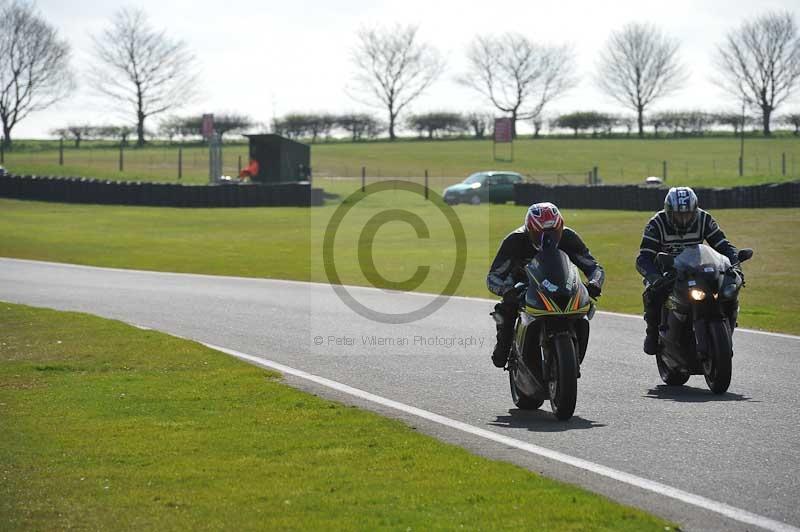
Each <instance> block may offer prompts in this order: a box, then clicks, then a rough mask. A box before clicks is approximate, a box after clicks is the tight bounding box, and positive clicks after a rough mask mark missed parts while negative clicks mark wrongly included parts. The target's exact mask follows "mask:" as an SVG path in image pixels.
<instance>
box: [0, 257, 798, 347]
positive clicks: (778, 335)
mask: <svg viewBox="0 0 800 532" xmlns="http://www.w3.org/2000/svg"><path fill="white" fill-rule="evenodd" d="M0 259H2V260H9V261H16V262H31V263H34V264H51V265H54V266H67V267H70V268H78V269H94V270H105V271H110V272H129V273H144V274H155V275H174V276H181V277H185V276H192V277H203V278H207V279H236V280H239V281H260V282H266V283H290V284H299V285H316V286H333V285H331V284H330V283H323V282H319V281H298V280H295V279H273V278H271V277H238V276H236V275H212V274H208V273H190V272H162V271H158V270H134V269H129V268H111V267H109V266H90V265H87V264H72V263H70V262H53V261H47V260H33V259H16V258H13V257H0ZM340 286H342V287H344V288H347V289H351V290H372V291H378V292H384V293H396V294H403V295H409V296H420V297H428V298H430V297H438V296H437V294H429V293H427V292H402V291H399V290H387V289H385V288H375V287H374V286H357V285H351V284H343V285H340ZM448 297H449V298H450V299H464V300H467V301H481V302H486V303H493V304H494V303H497V300H496V299H490V298H486V297H475V296H448ZM597 314H600V315H605V316H617V317H620V318H628V319H631V318H633V319H637V320H641V319H642V316H641V315H639V314H624V313H622V312H611V311H607V310H598V311H597ZM736 330H737V331H739V332H743V333H748V334H762V335H764V336H774V337H776V338H785V339H787V340H800V336H798V335H794V334H786V333H776V332H770V331H759V330H757V329H742V328H737V329H736Z"/></svg>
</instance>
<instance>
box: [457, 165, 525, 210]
mask: <svg viewBox="0 0 800 532" xmlns="http://www.w3.org/2000/svg"><path fill="white" fill-rule="evenodd" d="M522 182H523V178H522V176H521V175H520V174H518V173H516V172H499V171H486V172H476V173H474V174H472V175H471V176H469V177H468V178H466V179H465V180H464V181H462V182H461V183H458V184H456V185H452V186H449V187H447V188H446V189H444V196H443V198H444V201H445V202H447V203H449V204H450V205H455V204H456V203H471V204H473V205H480V204H481V203H485V202H490V203H505V202H507V201H512V200H513V199H514V183H522Z"/></svg>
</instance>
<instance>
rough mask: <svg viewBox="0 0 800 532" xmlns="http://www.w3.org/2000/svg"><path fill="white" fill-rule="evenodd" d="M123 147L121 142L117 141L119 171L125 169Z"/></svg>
mask: <svg viewBox="0 0 800 532" xmlns="http://www.w3.org/2000/svg"><path fill="white" fill-rule="evenodd" d="M122 152H123V148H122V143H121V142H120V143H119V171H120V172H122V171H124V170H125V160H124V155H123V153H122Z"/></svg>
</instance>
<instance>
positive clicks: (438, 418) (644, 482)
mask: <svg viewBox="0 0 800 532" xmlns="http://www.w3.org/2000/svg"><path fill="white" fill-rule="evenodd" d="M200 343H201V344H202V345H204V346H206V347H208V348H211V349H214V350H217V351H220V352H222V353H226V354H228V355H231V356H233V357H236V358H238V359H241V360H245V361H247V362H250V363H252V364H255V365H257V366H261V367H264V368H268V369H273V370H277V371H279V372H281V373H284V374H288V375H292V376H294V377H299V378H301V379H305V380H308V381H311V382H314V383H316V384H319V385H322V386H325V387H326V388H331V389H334V390H337V391H340V392H343V393H346V394H348V395H352V396H354V397H358V398H360V399H364V400H366V401H369V402H372V403H376V404H379V405H381V406H386V407H389V408H392V409H394V410H399V411H401V412H405V413H406V414H411V415H413V416H417V417H420V418H423V419H427V420H428V421H432V422H434V423H438V424H440V425H444V426H446V427H450V428H452V429H456V430H459V431H461V432H466V433H468V434H472V435H473V436H478V437H481V438H484V439H487V440H491V441H494V442H496V443H501V444H503V445H508V446H509V447H514V448H516V449H520V450H522V451H526V452H529V453H532V454H536V455H538V456H542V457H544V458H548V459H550V460H555V461H557V462H561V463H564V464H567V465H570V466H573V467H576V468H578V469H583V470H585V471H589V472H591V473H594V474H597V475H600V476H604V477H607V478H611V479H613V480H617V481H619V482H623V483H625V484H628V485H631V486H635V487H637V488H641V489H644V490H647V491H650V492H653V493H656V494H658V495H664V496H666V497H670V498H673V499H676V500H679V501H681V502H685V503H687V504H690V505H692V506H697V507H699V508H702V509H704V510H710V511H712V512H715V513H718V514H720V515H723V516H725V517H728V518H730V519H733V520H735V521H739V522H741V523H745V524H749V525H754V526H758V527H761V528H764V529H766V530H771V531H774V532H800V528H796V527H794V526H792V525H789V524H787V523H783V522H781V521H776V520H774V519H770V518H768V517H764V516H761V515H758V514H755V513H752V512H748V511H747V510H742V509H740V508H736V507H734V506H730V505H728V504H725V503H722V502H718V501H714V500H711V499H708V498H706V497H703V496H700V495H695V494H693V493H689V492H687V491H683V490H680V489H678V488H673V487H671V486H667V485H666V484H661V483H660V482H655V481H652V480H648V479H646V478H642V477H638V476H636V475H632V474H630V473H625V472H623V471H618V470H616V469H612V468H610V467H606V466H603V465H600V464H596V463H594V462H590V461H588V460H583V459H581V458H576V457H573V456H570V455H568V454H564V453H561V452H558V451H553V450H550V449H546V448H544V447H539V446H538V445H534V444H531V443H527V442H524V441H522V440H517V439H515V438H510V437H508V436H503V435H502V434H498V433H496V432H492V431H490V430H486V429H482V428H480V427H476V426H473V425H470V424H468V423H464V422H462V421H457V420H455V419H451V418H448V417H445V416H442V415H440V414H435V413H433V412H429V411H427V410H423V409H421V408H417V407H415V406H411V405H407V404H405V403H400V402H398V401H394V400H392V399H387V398H385V397H381V396H379V395H375V394H373V393H370V392H367V391H364V390H360V389H358V388H353V387H352V386H348V385H347V384H343V383H340V382H337V381H334V380H331V379H327V378H325V377H319V376H317V375H314V374H311V373H308V372H305V371H303V370H299V369H295V368H292V367H290V366H286V365H284V364H280V363H278V362H274V361H272V360H267V359H264V358H260V357H257V356H254V355H248V354H246V353H242V352H240V351H236V350H234V349H228V348H226V347H221V346H217V345H213V344H209V343H205V342H200Z"/></svg>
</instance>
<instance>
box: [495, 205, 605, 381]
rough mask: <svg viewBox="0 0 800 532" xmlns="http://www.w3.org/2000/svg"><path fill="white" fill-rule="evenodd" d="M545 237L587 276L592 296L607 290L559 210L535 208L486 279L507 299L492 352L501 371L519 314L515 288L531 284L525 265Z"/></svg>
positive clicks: (600, 273) (501, 308) (601, 273)
mask: <svg viewBox="0 0 800 532" xmlns="http://www.w3.org/2000/svg"><path fill="white" fill-rule="evenodd" d="M544 238H552V239H554V240H555V241H556V242H558V247H559V249H561V250H562V251H563V252H564V253H566V254H567V255H568V256H569V258H570V260H571V261H572V262H573V263H574V264H575V265H576V266H577V267H578V268H579V269H580V270H581V271H582V272H583V273H584V275H586V278H587V279H588V282H587V283H586V288H587V290H588V292H589V295H590V296H591V297H593V298H595V299H596V298H598V297H600V293H601V291H602V289H603V282H604V281H605V272H604V271H603V268H602V266H600V264H599V263H598V262H597V260H595V258H594V257H593V256H592V254H591V253H590V252H589V249H588V248H587V247H586V244H584V243H583V240H581V237H580V236H579V235H578V233H576V232H575V231H574V230H572V229H570V228H569V227H565V226H564V219H563V218H562V216H561V212H560V211H559V210H558V207H556V206H555V205H553V204H552V203H549V202H544V203H536V204H534V205H531V206H530V208H528V212H527V213H526V214H525V222H524V224H523V225H522V227H520V228H518V229H515V230H514V231H512V232H511V233H510V234H509V235H508V236H506V237H505V238H504V239H503V242H502V243H501V244H500V249H499V250H498V251H497V256H496V257H495V258H494V261H492V265H491V267H490V268H489V274H488V275H487V276H486V285H487V287H488V288H489V290H490V291H491V292H492V293H494V294H496V295H498V296H501V297H502V298H503V300H502V301H501V302H500V303H498V304H497V305H495V307H494V312H492V316H493V317H494V319H495V322H496V325H497V344H496V345H495V347H494V352H493V353H492V362H493V363H494V365H495V366H496V367H498V368H502V367H504V366H505V365H506V362H507V361H508V354H509V351H510V350H511V340H512V337H513V336H514V323H515V322H516V318H517V312H518V311H519V295H520V294H519V292H518V291H517V290H516V289H515V288H514V285H515V284H517V283H518V282H527V276H526V274H525V266H526V265H527V264H528V263H529V262H530V261H531V259H533V257H535V256H536V254H537V253H538V252H539V250H540V249H541V246H542V242H543V239H544Z"/></svg>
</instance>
